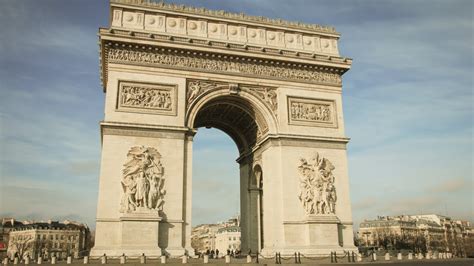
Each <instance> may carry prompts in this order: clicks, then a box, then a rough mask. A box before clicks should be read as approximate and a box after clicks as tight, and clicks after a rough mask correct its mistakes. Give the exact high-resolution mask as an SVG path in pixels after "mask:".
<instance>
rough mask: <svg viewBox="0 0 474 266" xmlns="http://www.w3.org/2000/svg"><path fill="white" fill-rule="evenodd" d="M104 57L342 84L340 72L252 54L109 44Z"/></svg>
mask: <svg viewBox="0 0 474 266" xmlns="http://www.w3.org/2000/svg"><path fill="white" fill-rule="evenodd" d="M107 59H108V61H109V62H110V63H127V64H130V63H138V64H146V65H152V66H153V65H156V66H167V67H172V68H187V69H194V70H199V71H205V72H223V73H226V74H232V73H233V74H236V73H237V74H245V75H252V76H259V77H266V78H275V79H286V80H296V81H305V82H317V83H324V84H330V85H341V83H342V80H341V76H340V74H336V73H330V72H324V71H321V70H316V69H311V68H309V67H308V66H309V65H308V66H306V65H302V66H301V67H300V66H289V65H288V66H282V65H283V64H280V66H275V65H273V64H271V63H270V62H265V61H262V62H253V59H251V58H240V57H239V58H237V57H233V59H230V58H229V57H226V58H224V56H222V57H221V56H220V55H218V56H216V55H210V54H202V53H201V54H196V53H191V52H190V53H187V52H185V51H180V50H165V49H154V50H151V49H150V50H141V49H138V48H118V47H114V46H111V47H109V48H108V52H107Z"/></svg>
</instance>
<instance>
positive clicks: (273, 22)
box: [110, 0, 339, 35]
mask: <svg viewBox="0 0 474 266" xmlns="http://www.w3.org/2000/svg"><path fill="white" fill-rule="evenodd" d="M110 3H111V4H124V5H131V6H137V7H147V8H154V9H161V10H168V11H173V12H180V13H187V14H194V15H204V16H210V17H214V18H218V19H219V18H220V19H233V20H239V21H244V22H256V23H260V24H265V25H268V26H280V27H288V28H293V29H300V30H311V31H316V32H321V33H330V34H336V35H339V33H338V32H336V29H335V28H334V27H331V26H324V25H318V24H307V23H302V22H295V21H287V20H283V19H272V18H268V17H263V16H250V15H246V14H244V13H232V12H228V11H225V10H209V9H206V8H198V7H192V6H186V5H176V4H168V3H164V2H163V1H161V2H155V1H152V0H110Z"/></svg>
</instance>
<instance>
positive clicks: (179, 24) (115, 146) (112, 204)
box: [92, 0, 355, 256]
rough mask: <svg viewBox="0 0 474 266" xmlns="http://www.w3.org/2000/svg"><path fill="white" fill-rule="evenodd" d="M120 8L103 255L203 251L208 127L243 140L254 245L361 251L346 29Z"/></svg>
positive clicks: (113, 27)
mask: <svg viewBox="0 0 474 266" xmlns="http://www.w3.org/2000/svg"><path fill="white" fill-rule="evenodd" d="M110 12H111V17H110V27H109V28H101V29H100V31H99V39H100V41H99V43H100V59H101V66H100V69H101V78H102V83H103V88H104V92H105V94H106V97H105V117H104V120H103V121H102V122H101V124H100V128H101V137H102V157H101V170H100V182H99V199H98V208H97V226H96V240H95V247H94V248H93V250H92V255H96V256H98V255H102V254H104V253H105V254H107V255H120V254H122V253H125V254H127V255H129V256H133V255H138V254H142V253H145V254H146V255H149V256H155V255H161V254H163V253H164V254H169V255H171V256H180V255H183V254H189V255H192V254H193V250H192V248H191V212H192V209H191V206H192V205H191V200H192V152H193V136H194V135H195V134H196V132H197V130H198V128H200V127H214V128H218V129H220V130H222V131H224V132H225V133H227V134H228V135H229V136H230V137H231V138H232V139H233V140H234V142H235V143H236V145H237V147H238V150H239V157H238V158H237V163H238V164H239V166H240V197H241V199H240V206H241V228H242V232H241V237H242V242H241V245H242V251H243V252H245V253H247V252H248V250H251V251H252V252H254V253H255V252H256V251H258V252H259V253H261V254H263V255H267V254H274V252H281V254H282V255H285V254H293V253H294V252H301V253H302V254H305V255H327V254H329V252H331V251H342V250H346V251H347V250H355V247H354V244H353V231H352V214H351V205H350V197H349V180H348V170H347V156H346V145H347V143H348V141H349V139H348V138H346V137H345V134H344V120H343V112H342V99H341V93H342V75H343V74H344V73H345V72H346V71H347V70H349V68H350V66H351V63H352V60H351V59H349V58H345V57H341V56H340V55H339V52H338V47H337V45H338V40H339V37H340V35H339V34H338V33H337V32H336V31H335V30H334V28H332V27H325V26H319V25H308V24H302V23H297V22H287V21H283V20H279V19H269V18H263V17H252V16H247V15H244V14H233V13H228V12H225V11H212V10H206V9H202V8H193V7H187V6H178V5H174V4H165V3H155V2H152V1H145V0H140V1H137V0H135V1H130V0H128V1H126V0H111V1H110ZM236 178H237V177H236Z"/></svg>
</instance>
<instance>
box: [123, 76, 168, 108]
mask: <svg viewBox="0 0 474 266" xmlns="http://www.w3.org/2000/svg"><path fill="white" fill-rule="evenodd" d="M175 98H176V96H175V87H174V86H170V85H161V84H147V83H131V82H120V85H119V97H118V104H117V107H118V109H119V110H126V111H132V112H133V111H142V112H143V111H144V112H153V113H163V114H175Z"/></svg>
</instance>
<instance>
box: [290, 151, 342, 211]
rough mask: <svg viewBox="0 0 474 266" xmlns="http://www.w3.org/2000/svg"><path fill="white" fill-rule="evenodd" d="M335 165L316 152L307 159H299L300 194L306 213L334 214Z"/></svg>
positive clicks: (335, 198)
mask: <svg viewBox="0 0 474 266" xmlns="http://www.w3.org/2000/svg"><path fill="white" fill-rule="evenodd" d="M334 169H335V167H334V166H333V165H332V163H331V162H330V161H329V160H328V159H326V158H324V157H321V156H320V155H319V154H318V153H316V154H315V155H314V156H313V157H312V158H311V159H310V160H309V161H308V160H306V159H303V158H302V159H300V166H299V167H298V171H299V173H300V194H299V196H298V198H299V199H300V201H301V203H302V204H303V208H304V210H305V212H306V214H308V215H309V214H335V213H336V200H337V197H336V187H335V186H334V181H335V178H334V175H333V173H332V171H333V170H334Z"/></svg>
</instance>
